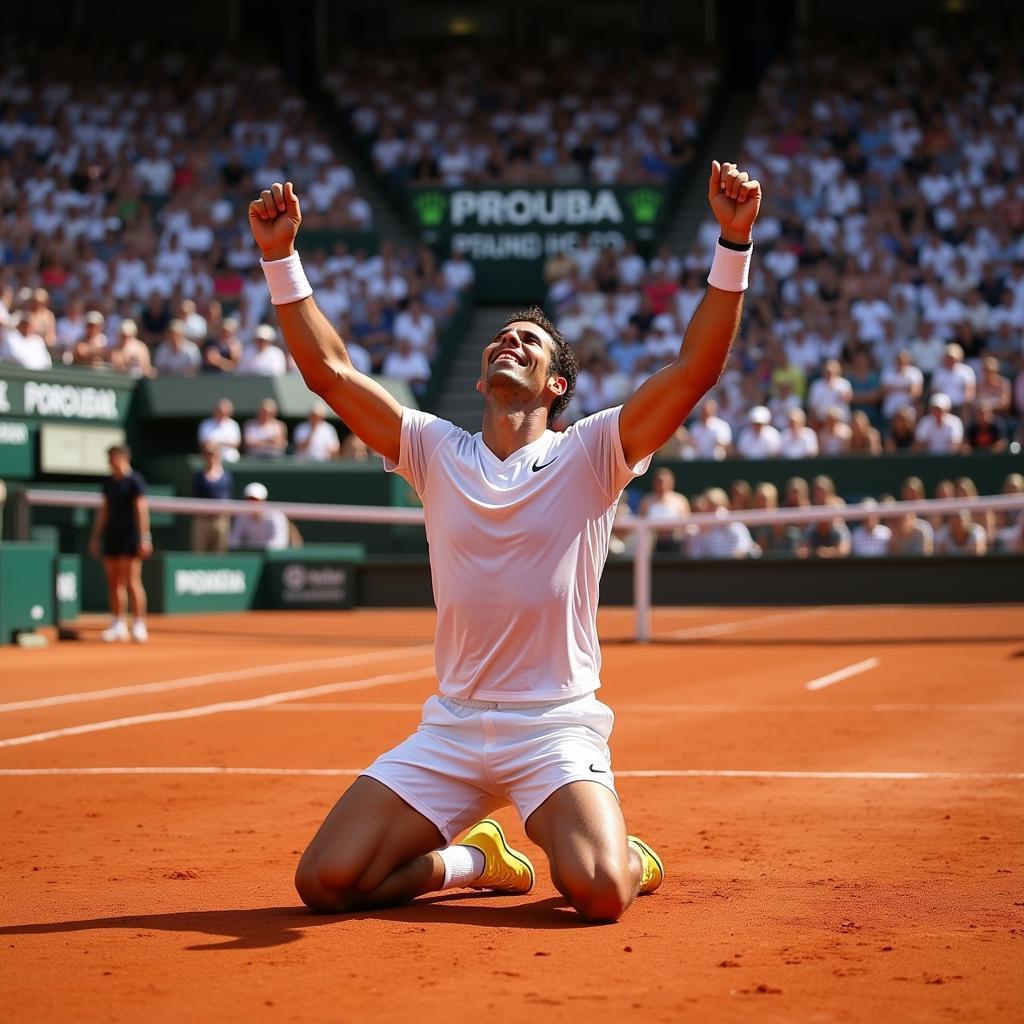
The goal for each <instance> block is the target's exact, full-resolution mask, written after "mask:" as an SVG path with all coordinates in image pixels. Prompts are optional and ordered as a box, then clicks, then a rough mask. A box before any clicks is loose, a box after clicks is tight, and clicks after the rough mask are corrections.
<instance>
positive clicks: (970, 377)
mask: <svg viewBox="0 0 1024 1024" xmlns="http://www.w3.org/2000/svg"><path fill="white" fill-rule="evenodd" d="M976 387H977V381H976V378H975V376H974V371H973V370H972V369H971V368H970V367H969V366H968V365H967V364H966V363H965V362H964V350H963V349H962V348H961V347H960V346H959V345H956V344H953V345H947V346H946V351H945V353H944V355H943V357H942V363H941V365H940V366H937V367H936V368H935V371H934V373H932V379H931V391H932V394H933V395H946V396H947V397H948V398H949V400H950V402H951V403H952V408H953V411H954V412H955V413H956V414H957V415H958V416H963V411H964V409H965V408H966V407H967V406H969V405H971V404H972V403H973V402H974V396H975V392H976Z"/></svg>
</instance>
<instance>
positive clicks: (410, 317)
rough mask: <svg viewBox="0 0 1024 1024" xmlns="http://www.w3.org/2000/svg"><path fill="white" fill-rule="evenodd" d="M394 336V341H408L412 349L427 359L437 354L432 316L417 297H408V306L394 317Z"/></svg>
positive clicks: (435, 331)
mask: <svg viewBox="0 0 1024 1024" xmlns="http://www.w3.org/2000/svg"><path fill="white" fill-rule="evenodd" d="M394 336H395V340H396V341H402V340H406V341H408V342H409V344H410V345H411V346H412V348H413V350H414V351H417V352H422V353H423V354H424V355H425V356H426V357H427V359H433V358H434V356H435V355H436V354H437V327H436V325H435V324H434V318H433V317H432V316H431V315H430V314H429V313H428V312H427V311H426V310H425V309H424V308H423V303H422V302H421V301H420V300H419V299H417V298H413V299H410V300H409V305H408V308H407V309H405V310H403V311H402V312H401V313H399V314H398V316H396V317H395V327H394Z"/></svg>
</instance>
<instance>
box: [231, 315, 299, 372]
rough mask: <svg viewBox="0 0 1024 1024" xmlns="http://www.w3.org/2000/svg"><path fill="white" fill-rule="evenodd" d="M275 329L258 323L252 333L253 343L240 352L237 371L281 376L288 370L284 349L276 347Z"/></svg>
mask: <svg viewBox="0 0 1024 1024" xmlns="http://www.w3.org/2000/svg"><path fill="white" fill-rule="evenodd" d="M276 341H277V331H275V330H274V328H273V327H271V326H270V324H260V325H259V327H257V328H256V331H255V332H254V334H253V343H252V345H251V346H249V347H248V348H246V349H245V350H244V351H243V352H242V358H241V359H240V360H239V363H238V372H239V374H241V375H242V376H248V377H283V376H284V375H285V373H287V372H288V361H287V359H286V358H285V354H284V351H283V350H282V349H281V348H279V347H278V345H277V344H276Z"/></svg>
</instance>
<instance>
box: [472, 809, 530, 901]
mask: <svg viewBox="0 0 1024 1024" xmlns="http://www.w3.org/2000/svg"><path fill="white" fill-rule="evenodd" d="M459 845H460V846H472V847H475V848H476V849H477V850H479V851H480V852H481V853H482V854H483V855H484V871H483V874H482V875H481V876H480V877H479V878H478V879H477V880H476V881H475V882H474V883H473V885H472V886H470V888H472V889H497V890H498V892H512V893H520V894H522V893H527V892H529V891H530V890H531V889H532V888H533V883H534V878H535V875H534V872H533V865H532V864H531V863H530V860H529V858H528V857H527V856H526V855H525V854H522V853H520V852H519V851H518V850H513V849H512V847H511V846H509V845H508V840H507V839H506V838H505V833H504V832H503V831H502V830H501V826H500V825H499V824H498V823H497V822H496V821H495V820H494V819H493V818H484V820H483V821H478V822H477V823H476V824H475V825H474V826H473V827H472V828H471V829H470V830H469V831H468V832H467V833H466V834H465V835H464V836H463V837H462V839H461V841H460V844H459Z"/></svg>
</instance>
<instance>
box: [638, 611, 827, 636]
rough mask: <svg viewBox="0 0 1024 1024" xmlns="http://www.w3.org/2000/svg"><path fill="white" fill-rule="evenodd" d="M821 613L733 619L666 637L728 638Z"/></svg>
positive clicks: (791, 613)
mask: <svg viewBox="0 0 1024 1024" xmlns="http://www.w3.org/2000/svg"><path fill="white" fill-rule="evenodd" d="M820 612H821V609H820V608H800V609H798V610H797V611H792V612H777V613H775V614H774V615H755V616H754V617H753V618H752V619H732V620H730V621H729V622H711V623H709V624H708V625H706V626H692V627H690V628H689V629H677V630H676V631H675V632H674V633H666V634H665V636H667V637H670V638H672V639H676V640H699V639H701V638H702V637H706V636H726V635H728V634H729V633H738V632H739V631H740V630H741V629H749V628H750V627H751V626H774V625H776V624H778V623H780V622H792V621H793V619H803V618H806V617H807V616H808V615H815V614H818V613H820ZM658 635H660V634H658Z"/></svg>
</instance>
